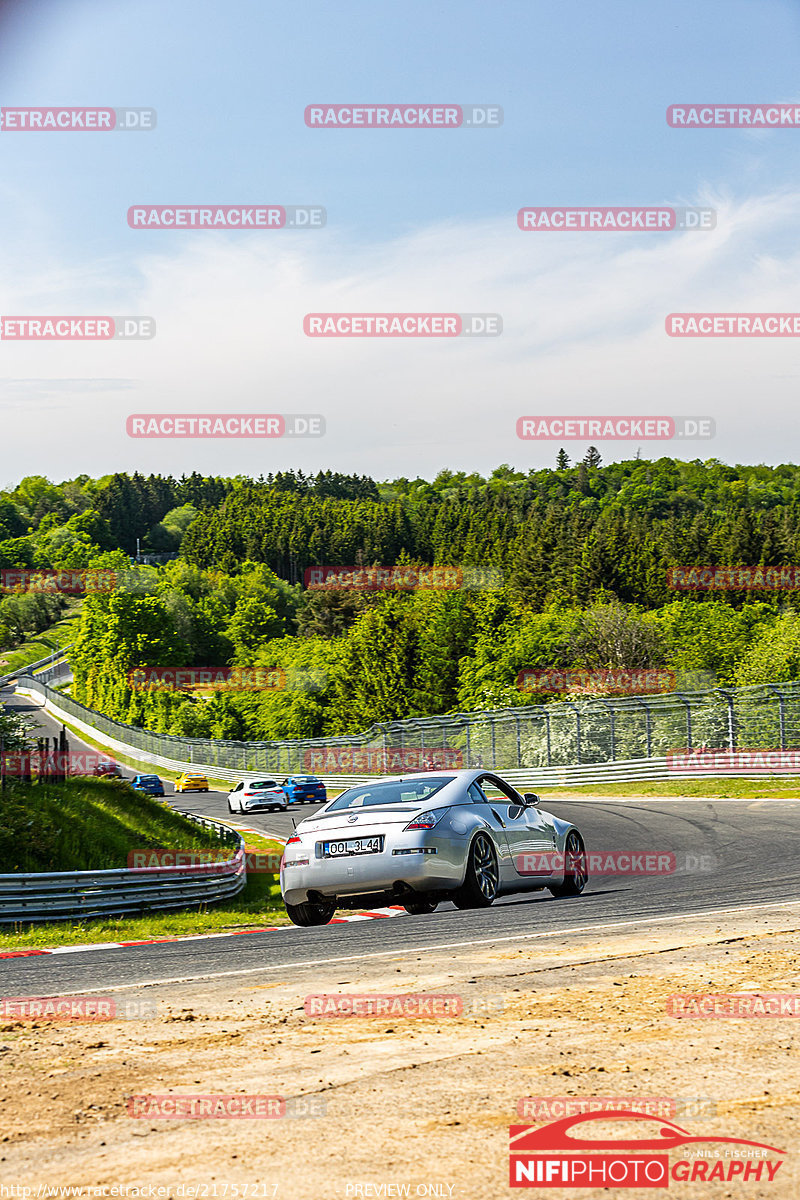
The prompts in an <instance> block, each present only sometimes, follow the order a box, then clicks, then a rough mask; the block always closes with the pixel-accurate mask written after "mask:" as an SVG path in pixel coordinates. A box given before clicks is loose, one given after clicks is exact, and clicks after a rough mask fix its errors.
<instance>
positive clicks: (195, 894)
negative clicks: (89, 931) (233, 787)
mask: <svg viewBox="0 0 800 1200" xmlns="http://www.w3.org/2000/svg"><path fill="white" fill-rule="evenodd" d="M182 815H183V816H185V817H187V818H188V819H189V820H190V821H194V822H195V823H197V824H199V825H205V826H206V827H208V828H210V829H215V830H217V832H218V833H219V834H220V835H221V839H222V840H223V841H224V842H228V843H231V844H233V845H235V847H236V849H235V852H234V853H233V856H232V857H231V858H229V859H226V860H224V861H223V862H219V863H217V862H215V863H212V864H207V865H206V864H201V865H195V866H179V867H125V868H120V869H117V870H107V871H41V872H38V871H37V872H35V873H32V874H25V875H23V874H14V875H0V924H2V925H11V924H17V923H19V922H27V921H58V920H68V919H74V918H76V917H99V916H104V915H105V916H117V915H124V914H128V913H141V912H152V911H156V910H159V909H168V908H186V907H188V906H190V905H193V904H210V903H212V902H213V901H216V900H225V899H228V898H230V897H232V896H237V895H238V894H239V892H241V891H242V889H243V888H244V885H245V882H246V874H245V857H244V854H245V851H244V839H243V838H242V836H241V834H240V833H238V832H237V831H236V830H235V829H230V828H229V827H228V826H226V825H221V824H220V823H219V822H218V821H209V820H207V819H206V818H205V817H198V816H195V815H194V814H193V813H183V814H182Z"/></svg>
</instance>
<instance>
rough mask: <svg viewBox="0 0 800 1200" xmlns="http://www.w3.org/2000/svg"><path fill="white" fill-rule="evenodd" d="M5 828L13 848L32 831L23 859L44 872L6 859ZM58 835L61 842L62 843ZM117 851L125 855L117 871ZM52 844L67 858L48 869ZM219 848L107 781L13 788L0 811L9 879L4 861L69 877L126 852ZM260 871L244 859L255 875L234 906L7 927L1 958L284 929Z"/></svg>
mask: <svg viewBox="0 0 800 1200" xmlns="http://www.w3.org/2000/svg"><path fill="white" fill-rule="evenodd" d="M58 790H62V795H61V798H60V799H61V803H60V804H58V803H54V802H55V801H56V797H55V795H50V793H56V792H57V791H58ZM20 791H23V792H24V793H25V797H24V799H21V798H20V796H19V794H18V793H19V792H20ZM15 793H17V794H15ZM35 793H36V795H34V794H35ZM9 801H10V803H9ZM80 804H82V805H83V806H84V812H83V814H82V815H81V814H80V813H79V814H78V815H79V818H80V821H81V828H82V834H81V833H79V832H78V831H77V830H72V831H69V826H68V823H69V820H70V818H71V817H74V816H75V814H76V806H77V805H80ZM12 821H13V822H14V824H15V826H16V833H15V834H13V835H11V844H12V845H15V844H16V840H17V839H18V838H19V837H20V826H21V824H24V827H25V828H24V838H25V840H30V829H31V827H32V826H33V825H35V827H36V830H37V846H36V848H35V849H34V848H32V849H31V850H29V851H27V852H26V854H27V856H30V855H34V856H36V857H38V860H39V861H40V862H41V861H45V862H46V863H47V866H46V867H45V866H40V867H39V868H34V867H31V866H30V858H29V857H25V858H23V855H22V853H21V852H20V851H19V850H16V851H12V852H11V853H9V852H8V840H7V839H8V837H9V830H10V828H11V822H12ZM65 829H66V830H67V833H66V839H67V840H66V842H65V841H64V840H63V838H64V836H65ZM89 829H91V831H92V833H91V838H88V834H87V830H89ZM4 839H6V840H4ZM87 839H88V840H89V841H90V843H91V850H90V851H89V852H87V851H86V850H85V849H84V843H85V842H86V841H87ZM123 843H124V845H125V847H126V848H125V850H124V853H123V856H122V862H121V863H120V862H119V854H120V852H121V847H122V845H123ZM59 844H60V845H62V846H63V847H64V853H65V856H66V855H69V861H68V864H67V865H64V863H65V861H67V860H66V858H65V859H56V862H57V865H55V866H52V865H50V864H51V863H52V861H53V854H54V853H55V850H54V847H55V846H56V845H59ZM219 844H220V843H219V840H218V839H217V838H215V837H214V835H213V834H211V833H210V832H208V831H205V830H203V829H200V828H199V827H198V826H196V825H194V824H193V823H192V822H190V821H187V820H186V819H185V818H183V817H181V816H180V815H179V814H178V813H176V812H174V811H173V810H171V809H170V808H168V807H166V806H164V805H163V804H159V803H158V802H157V801H154V800H152V799H151V798H150V797H146V796H139V795H137V794H135V793H133V792H132V791H131V789H130V788H128V787H126V786H125V785H124V784H120V783H114V782H113V781H112V780H103V779H97V780H95V779H87V780H77V779H76V780H69V781H68V782H67V783H66V784H64V785H49V786H42V785H40V784H34V785H33V786H32V787H30V788H24V789H19V788H16V789H14V791H13V792H9V793H6V797H5V798H4V802H3V805H2V808H0V855H2V857H0V864H1V865H2V869H3V870H4V871H6V872H7V873H10V872H8V866H9V861H10V860H13V861H20V862H22V861H24V862H25V866H24V867H22V868H19V869H23V870H25V869H27V870H31V869H42V870H44V869H50V870H59V869H61V870H69V869H72V868H73V867H74V868H75V869H76V870H79V869H88V866H87V860H90V863H89V865H91V866H92V867H98V862H99V860H100V859H104V860H105V861H104V862H103V865H105V866H108V865H111V866H119V865H123V866H124V865H126V860H127V854H128V851H129V850H130V849H132V848H134V849H138V848H148V847H150V848H170V849H182V850H187V849H188V850H202V849H207V848H218V847H219ZM247 850H248V851H254V852H258V854H264V853H268V854H274V855H278V856H279V855H280V854H281V853H282V850H283V847H282V846H281V845H280V843H278V842H276V841H274V840H272V839H270V838H267V837H262V836H261V835H259V834H248V835H247ZM109 857H114V858H115V860H116V861H113V862H111V863H109V862H108V858H109ZM76 859H77V860H78V865H76V861H75V860H76ZM265 865H268V864H266V863H264V862H263V860H262V861H259V860H258V859H257V858H256V857H253V858H250V859H248V866H252V867H254V868H255V869H254V870H252V871H250V870H248V875H247V883H246V886H245V888H244V891H243V892H241V894H240V895H239V896H237V897H236V898H235V899H233V900H227V901H225V902H224V903H222V904H220V905H215V906H213V907H209V906H207V905H199V906H197V907H195V908H190V909H182V910H180V911H177V912H163V913H159V912H153V913H146V914H144V915H142V916H141V917H96V918H92V919H83V920H76V921H52V922H47V923H42V924H38V925H34V924H31V923H28V922H19V923H18V924H15V925H13V926H2V927H0V953H2V952H7V951H15V950H21V951H24V950H36V949H39V950H43V949H48V948H51V947H56V946H74V945H81V944H83V943H93V942H135V941H150V940H152V939H153V938H159V939H164V940H171V939H172V938H177V937H182V936H184V937H185V936H187V935H191V934H203V933H205V934H208V933H229V932H242V933H243V932H246V931H247V930H248V929H254V928H263V927H264V925H265V924H266V925H270V926H273V925H282V924H286V923H287V921H288V918H287V916H286V912H285V910H284V907H283V903H282V901H281V897H280V886H279V881H278V876H277V874H275V873H273V872H272V871H264V870H262V869H261V868H262V867H263V866H265ZM11 869H12V870H13V868H11Z"/></svg>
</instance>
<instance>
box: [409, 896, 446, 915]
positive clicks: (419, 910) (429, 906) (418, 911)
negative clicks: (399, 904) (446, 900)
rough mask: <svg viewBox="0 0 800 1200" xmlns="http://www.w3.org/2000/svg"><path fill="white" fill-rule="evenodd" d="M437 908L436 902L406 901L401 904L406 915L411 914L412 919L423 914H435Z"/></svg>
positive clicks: (437, 902)
mask: <svg viewBox="0 0 800 1200" xmlns="http://www.w3.org/2000/svg"><path fill="white" fill-rule="evenodd" d="M438 907H439V901H438V900H406V901H405V903H404V904H403V908H404V909H405V910H406V912H407V913H411V915H412V917H421V916H422V915H423V914H425V913H432V912H436V909H437V908H438Z"/></svg>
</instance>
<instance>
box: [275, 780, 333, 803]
mask: <svg viewBox="0 0 800 1200" xmlns="http://www.w3.org/2000/svg"><path fill="white" fill-rule="evenodd" d="M283 790H284V791H285V792H286V799H287V801H288V802H289V804H324V802H325V801H326V800H327V799H328V792H327V789H326V787H325V784H324V783H323V782H322V780H321V779H317V777H316V775H289V776H287V778H286V779H284V781H283Z"/></svg>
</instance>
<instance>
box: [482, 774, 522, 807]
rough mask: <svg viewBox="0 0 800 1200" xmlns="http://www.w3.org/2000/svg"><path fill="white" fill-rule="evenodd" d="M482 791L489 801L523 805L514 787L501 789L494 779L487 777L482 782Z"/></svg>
mask: <svg viewBox="0 0 800 1200" xmlns="http://www.w3.org/2000/svg"><path fill="white" fill-rule="evenodd" d="M480 785H481V790H482V791H483V792H484V793H485V795H486V797H487V799H489V800H510V801H511V803H512V804H521V803H522V802H521V800H520V798H519V796H518V795H517V793H516V792H515V791H514V789H513V788H512V787H508V786H506V787H502V788H501V787H499V786H498V785H497V784H496V783H495V782H494V781H493V780H492V779H487V778H486V777H485V776H484V778H483V779H481V780H480Z"/></svg>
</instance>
